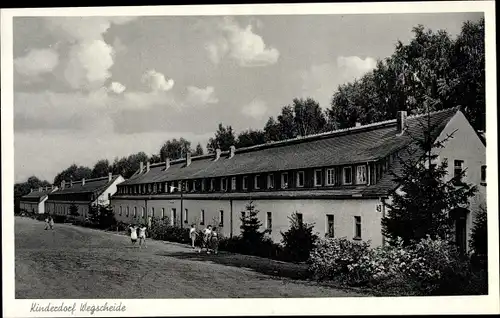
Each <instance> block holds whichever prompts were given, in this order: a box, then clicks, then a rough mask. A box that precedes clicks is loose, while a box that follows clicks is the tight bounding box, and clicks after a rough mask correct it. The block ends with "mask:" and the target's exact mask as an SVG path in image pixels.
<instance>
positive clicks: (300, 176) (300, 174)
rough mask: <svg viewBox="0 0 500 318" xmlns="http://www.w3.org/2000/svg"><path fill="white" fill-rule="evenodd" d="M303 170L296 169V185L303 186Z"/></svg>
mask: <svg viewBox="0 0 500 318" xmlns="http://www.w3.org/2000/svg"><path fill="white" fill-rule="evenodd" d="M304 182H305V181H304V171H297V187H299V188H302V187H304Z"/></svg>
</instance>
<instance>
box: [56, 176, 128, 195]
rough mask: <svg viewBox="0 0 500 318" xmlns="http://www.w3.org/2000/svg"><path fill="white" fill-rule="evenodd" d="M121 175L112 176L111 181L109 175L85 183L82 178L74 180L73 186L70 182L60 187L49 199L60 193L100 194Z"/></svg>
mask: <svg viewBox="0 0 500 318" xmlns="http://www.w3.org/2000/svg"><path fill="white" fill-rule="evenodd" d="M119 177H120V175H115V176H112V177H111V181H110V180H109V177H101V178H95V179H88V180H85V184H83V182H82V180H78V181H73V185H72V186H70V184H69V183H66V186H65V188H64V189H59V190H58V191H56V192H54V193H51V194H50V195H49V199H51V198H53V197H57V196H60V195H73V194H75V195H76V194H96V195H100V194H101V193H102V192H104V191H105V190H106V189H107V188H108V187H109V186H110V185H111V184H112V183H113V182H114V181H115V180H116V179H117V178H119Z"/></svg>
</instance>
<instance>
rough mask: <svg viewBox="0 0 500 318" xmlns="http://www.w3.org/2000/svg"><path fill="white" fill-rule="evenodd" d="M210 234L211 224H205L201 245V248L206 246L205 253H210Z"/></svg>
mask: <svg viewBox="0 0 500 318" xmlns="http://www.w3.org/2000/svg"><path fill="white" fill-rule="evenodd" d="M211 235H212V226H211V225H209V226H207V228H206V229H205V231H203V245H202V248H203V247H204V248H206V249H207V254H210V250H209V249H210V237H211Z"/></svg>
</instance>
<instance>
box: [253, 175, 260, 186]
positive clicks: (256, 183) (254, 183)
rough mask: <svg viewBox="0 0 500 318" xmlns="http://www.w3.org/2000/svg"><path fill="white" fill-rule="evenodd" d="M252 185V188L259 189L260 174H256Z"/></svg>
mask: <svg viewBox="0 0 500 318" xmlns="http://www.w3.org/2000/svg"><path fill="white" fill-rule="evenodd" d="M253 187H254V189H257V190H258V189H260V175H259V174H258V175H256V176H255V177H254V179H253Z"/></svg>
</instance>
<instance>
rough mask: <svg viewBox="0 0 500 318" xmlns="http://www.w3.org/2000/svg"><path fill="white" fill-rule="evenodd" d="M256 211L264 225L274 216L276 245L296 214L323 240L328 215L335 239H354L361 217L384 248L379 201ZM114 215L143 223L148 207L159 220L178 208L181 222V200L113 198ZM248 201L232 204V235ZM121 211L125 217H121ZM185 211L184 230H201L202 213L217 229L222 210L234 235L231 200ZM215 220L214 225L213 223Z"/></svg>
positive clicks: (365, 234)
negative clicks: (194, 226)
mask: <svg viewBox="0 0 500 318" xmlns="http://www.w3.org/2000/svg"><path fill="white" fill-rule="evenodd" d="M253 203H254V205H255V209H256V210H259V214H258V217H259V219H260V221H261V222H262V224H263V228H262V229H264V228H265V226H266V222H267V220H266V219H267V212H271V213H272V225H273V227H272V233H271V237H272V239H273V240H274V241H275V242H279V241H281V234H280V231H286V230H287V229H288V228H289V226H290V222H289V220H288V217H289V216H291V214H292V213H294V212H299V213H302V214H303V220H304V222H307V223H315V227H314V230H315V232H318V234H319V235H320V236H321V237H324V236H325V233H326V227H327V216H326V215H327V214H333V215H334V219H335V223H334V227H335V236H336V237H347V238H349V239H352V238H353V237H354V229H355V222H354V216H361V220H362V239H363V240H365V241H367V240H371V241H372V246H379V245H381V244H382V234H381V225H380V222H381V217H382V214H381V212H377V210H376V207H377V204H379V200H377V199H343V200H325V199H321V200H308V199H305V200H288V199H284V200H255V201H254V202H253ZM111 204H112V206H113V211H114V213H115V215H116V218H117V220H119V221H122V222H127V223H140V222H144V221H145V220H143V219H141V218H140V215H141V209H142V208H143V207H144V208H145V207H146V206H147V208H148V213H151V208H153V207H154V209H155V217H160V216H161V215H160V214H161V209H162V208H164V210H165V214H166V216H168V217H169V218H170V217H171V214H170V213H171V210H172V208H175V209H176V210H177V215H178V218H179V220H180V211H181V209H180V199H173V200H147V201H146V200H136V199H120V198H113V199H112V202H111ZM247 204H248V201H247V200H233V201H232V219H233V222H232V234H233V235H239V234H240V225H241V221H240V216H241V212H242V211H245V210H246V205H247ZM127 206H128V207H129V209H130V215H129V217H127V216H126V208H127ZM120 207H122V215H120ZM134 207H136V208H137V217H136V218H134V217H133V209H134ZM183 208H184V209H188V222H187V223H184V224H183V225H184V226H185V227H188V226H190V225H191V224H192V223H195V224H197V226H198V227H203V226H201V225H200V224H199V223H200V214H201V210H202V209H203V210H204V211H205V225H204V226H206V225H208V224H211V225H217V223H218V222H219V214H220V210H223V211H224V222H223V227H222V228H220V231H221V233H222V234H223V235H224V236H230V235H231V212H230V211H231V201H230V200H190V199H184V200H183ZM214 219H215V222H214Z"/></svg>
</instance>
